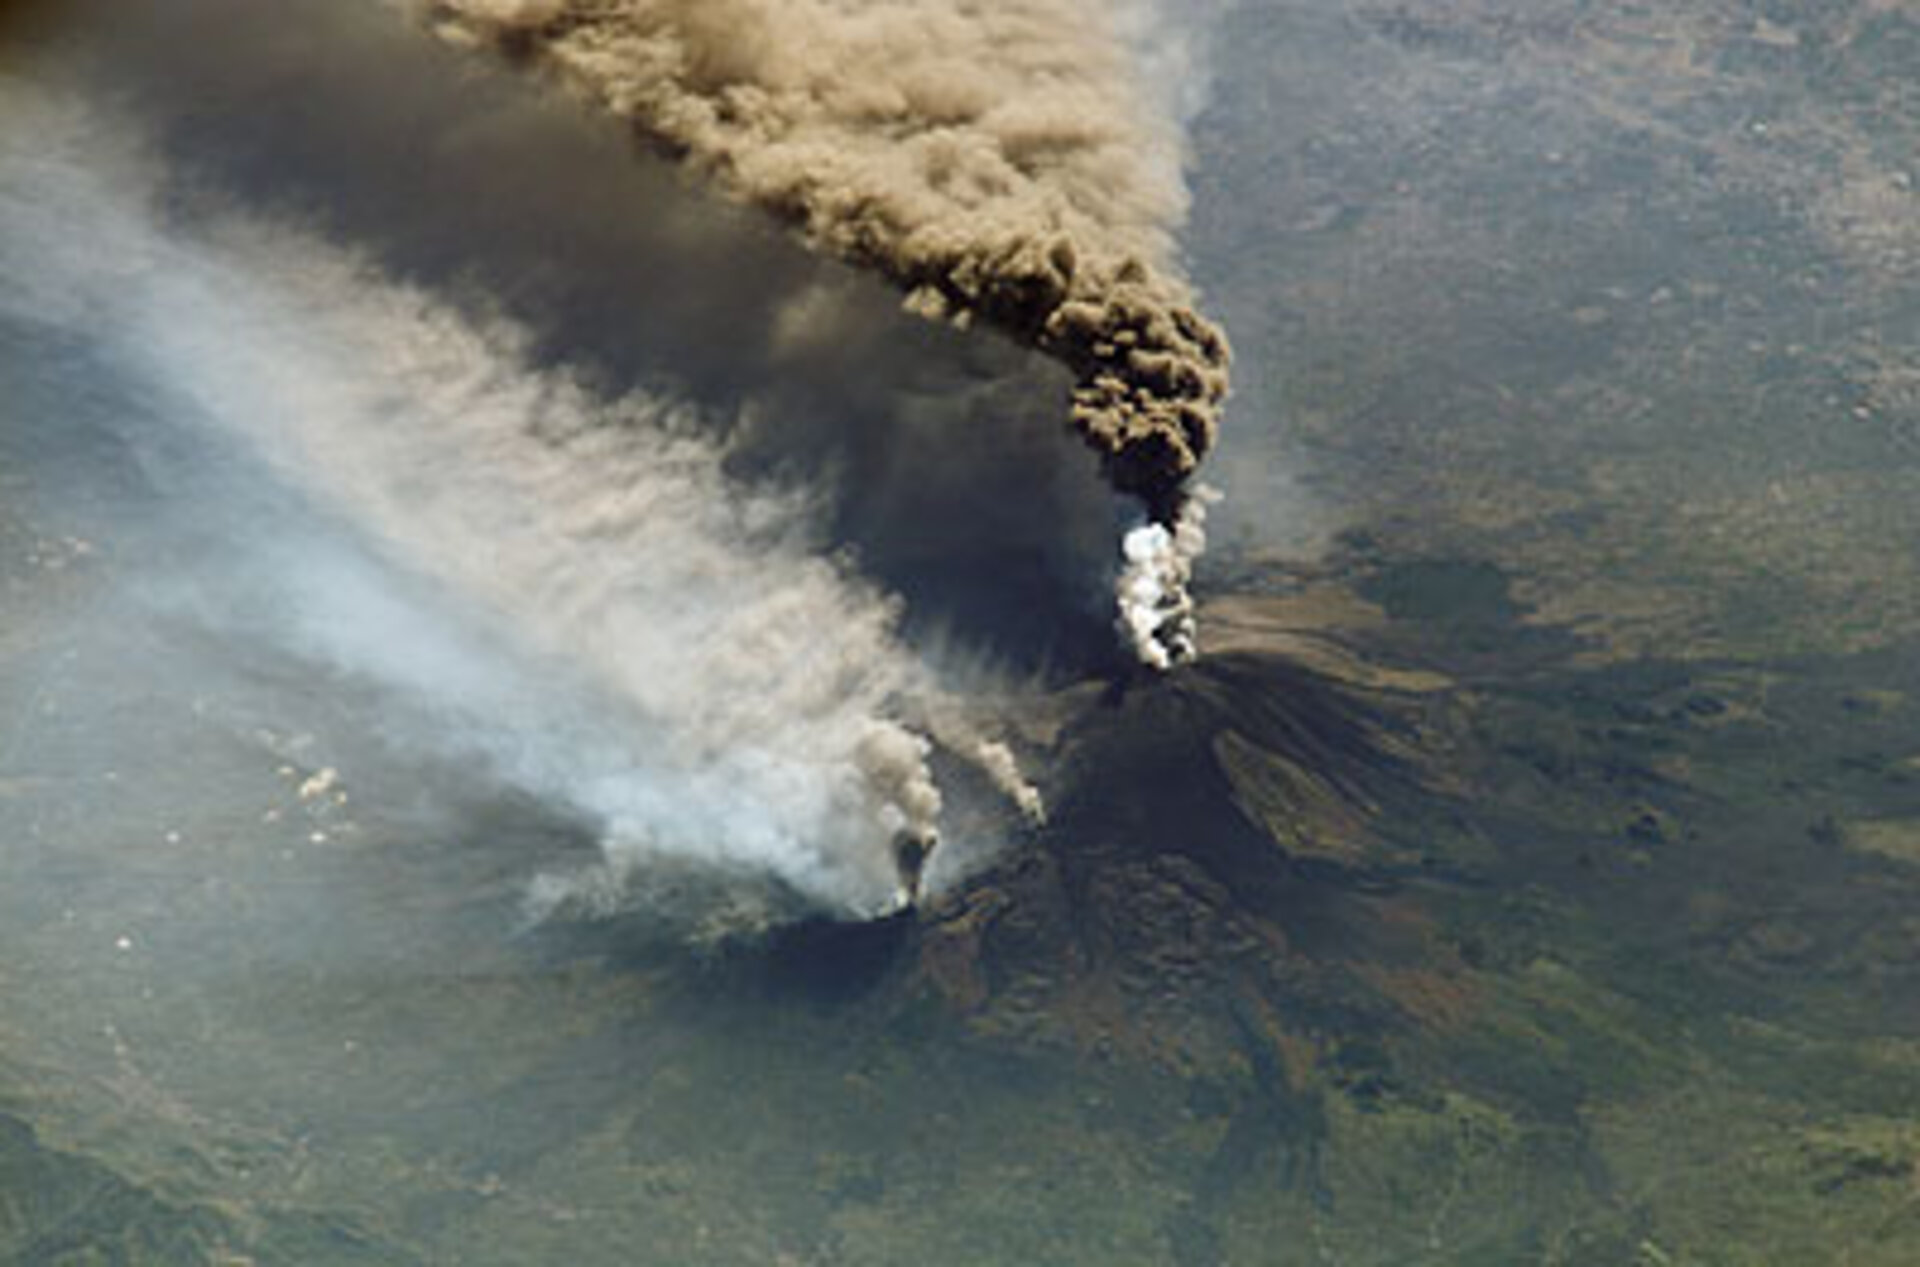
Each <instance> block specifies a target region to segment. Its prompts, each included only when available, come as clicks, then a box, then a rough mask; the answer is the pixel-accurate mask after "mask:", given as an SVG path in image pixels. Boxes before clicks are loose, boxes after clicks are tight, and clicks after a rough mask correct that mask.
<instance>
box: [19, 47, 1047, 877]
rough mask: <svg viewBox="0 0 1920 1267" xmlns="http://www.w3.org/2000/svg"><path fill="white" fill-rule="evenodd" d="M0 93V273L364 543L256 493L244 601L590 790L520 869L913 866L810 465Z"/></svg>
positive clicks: (451, 740)
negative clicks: (577, 842)
mask: <svg viewBox="0 0 1920 1267" xmlns="http://www.w3.org/2000/svg"><path fill="white" fill-rule="evenodd" d="M0 105H4V108H5V109H6V111H7V113H8V117H9V118H10V119H12V120H19V121H21V122H22V124H23V126H22V127H21V128H20V129H19V130H18V131H16V130H15V129H14V128H11V127H10V128H8V129H7V130H6V135H5V136H0V214H4V219H5V225H6V235H5V241H4V243H0V304H4V305H5V306H6V307H8V308H9V309H11V310H17V312H18V314H19V315H22V316H25V317H27V318H29V319H32V320H36V321H40V322H43V323H46V324H48V325H51V326H56V327H61V328H66V329H70V330H72V331H73V332H75V333H77V334H80V335H83V336H85V337H87V338H90V339H96V340H100V341H102V342H106V343H110V344H111V346H112V351H113V354H114V356H115V357H116V358H117V359H118V360H119V361H120V362H122V363H124V364H127V365H129V366H132V367H134V368H136V369H137V370H138V371H139V372H140V374H141V375H142V376H143V377H144V378H145V379H146V380H147V381H150V382H151V383H153V384H154V390H155V393H156V395H157V396H159V397H162V398H165V399H167V400H168V401H170V402H173V403H172V404H170V406H169V407H170V408H172V409H173V410H174V411H175V412H177V413H178V414H179V415H180V416H181V417H182V418H184V419H187V420H189V421H190V422H191V423H192V424H193V425H195V426H198V427H202V428H205V429H207V430H209V431H211V432H213V433H215V434H219V435H225V436H227V437H230V438H233V439H238V440H241V441H244V443H245V444H246V445H247V446H248V447H249V448H250V449H251V450H252V451H253V452H255V453H256V454H257V455H258V456H259V457H260V458H262V459H264V460H265V462H266V463H267V464H268V465H269V466H270V467H271V468H272V469H273V470H274V471H275V472H276V474H277V476H278V477H279V480H280V481H281V482H283V483H284V484H285V485H286V486H287V487H288V488H289V489H291V490H295V492H296V493H297V495H299V496H301V497H304V498H305V499H307V500H309V501H311V502H313V503H315V504H317V505H318V506H319V507H321V508H322V509H323V510H325V511H329V512H331V513H333V514H335V515H337V516H338V517H340V518H342V519H344V520H346V521H347V522H348V523H349V524H350V526H351V528H352V530H353V532H354V533H355V535H356V536H357V537H359V538H360V539H361V540H364V541H366V542H368V543H369V544H370V545H371V547H372V548H373V549H374V550H376V551H377V552H378V553H379V554H380V555H381V556H382V557H383V559H384V561H385V563H386V565H387V566H386V567H385V568H384V569H381V570H379V571H378V572H377V573H371V572H369V571H368V570H367V569H365V568H364V567H361V566H359V565H358V564H355V563H353V562H351V561H350V560H351V557H352V556H351V554H350V552H346V551H342V550H340V549H337V548H334V549H327V548H322V547H320V546H317V545H315V544H314V543H312V542H309V541H306V540H304V539H301V538H298V537H295V536H289V535H288V534H287V533H286V532H284V531H282V530H281V528H280V526H279V525H277V524H275V523H272V522H263V523H260V524H258V525H257V534H258V537H259V539H260V545H261V549H262V551H263V552H264V555H265V557H270V558H274V559H276V560H279V561H281V562H282V563H283V564H284V571H283V572H282V574H281V575H279V576H278V577H276V578H274V582H273V588H272V590H270V591H269V592H265V593H262V594H260V595H259V596H258V598H259V602H260V604H261V606H262V607H263V608H266V607H271V606H276V605H277V606H280V607H284V608H285V610H284V611H283V612H279V613H269V612H267V611H265V610H263V611H260V612H256V613H252V614H251V619H253V620H254V621H256V622H259V623H267V624H276V625H282V626H285V628H284V629H282V630H281V632H283V633H285V634H286V635H287V636H290V637H293V638H295V639H296V640H297V641H298V642H299V643H300V645H301V646H302V649H304V650H306V651H308V652H309V653H313V654H318V655H322V656H325V657H327V658H329V659H331V660H333V661H334V662H336V663H337V664H338V665H340V666H341V667H342V668H344V669H346V670H348V671H350V672H352V673H354V674H356V675H359V676H361V677H364V678H370V679H373V680H376V681H379V682H381V683H383V684H385V685H386V686H388V687H390V688H394V689H397V690H399V691H402V692H404V693H405V694H407V695H408V696H410V697H412V698H413V699H414V701H415V703H416V704H417V705H418V706H420V707H423V708H425V709H427V710H429V711H430V713H431V714H432V718H433V725H432V726H431V727H430V728H429V729H430V731H431V741H432V742H433V743H435V744H438V745H440V746H441V747H442V748H443V749H445V750H448V751H451V752H455V753H458V754H460V755H464V756H466V757H468V758H470V759H474V760H477V761H480V762H483V763H485V764H486V765H487V766H489V767H491V768H492V769H493V770H495V771H496V772H497V773H498V774H499V775H501V776H503V777H504V778H506V779H508V780H509V781H512V782H514V783H516V784H518V785H520V786H523V787H525V788H527V789H529V790H531V791H533V792H536V793H538V794H540V795H543V796H547V797H552V798H555V799H557V800H560V801H562V802H564V803H566V804H568V805H571V806H573V807H575V808H576V809H577V810H579V811H581V812H582V813H584V814H587V815H589V816H591V817H592V818H593V819H594V820H596V821H597V822H598V823H599V824H600V826H601V830H602V833H603V841H604V851H605V866H604V868H603V869H601V870H599V871H597V872H595V873H593V874H590V875H586V876H581V877H573V878H557V879H549V881H547V882H546V883H545V884H543V885H542V886H540V887H539V888H538V889H537V890H536V894H535V896H536V898H537V899H539V900H540V901H543V902H545V903H547V904H548V905H549V906H557V905H565V904H567V903H568V902H569V901H570V900H573V899H576V898H578V899H581V900H584V901H586V902H587V903H588V904H589V905H593V904H595V903H597V902H601V901H602V899H604V896H605V895H606V894H607V893H609V892H615V893H617V892H618V891H620V890H621V889H622V888H623V887H624V885H625V883H626V882H627V881H628V880H630V879H631V878H632V877H633V876H634V875H635V874H637V873H639V872H641V871H643V870H644V869H646V868H647V867H648V866H650V865H651V864H653V863H654V862H655V861H657V860H663V859H664V860H674V859H679V860H692V861H697V862H700V863H703V864H709V865H713V866H717V867H722V868H733V869H738V870H742V871H748V872H754V873H767V874H773V875H777V876H779V877H780V878H782V879H783V880H785V881H786V882H787V883H789V884H791V885H792V886H793V887H795V888H796V889H798V890H800V891H802V892H804V893H805V894H807V895H809V896H810V897H811V898H812V899H814V900H815V901H817V902H820V903H822V904H824V905H826V906H828V907H829V908H831V909H834V910H837V911H840V912H844V913H849V914H872V913H876V912H879V911H881V910H884V909H887V908H888V907H890V906H891V905H894V904H896V903H897V902H898V901H900V900H902V899H903V898H911V897H912V896H913V893H912V892H911V890H912V888H913V887H914V883H915V882H916V881H917V871H918V868H917V865H916V866H915V867H913V868H911V869H910V870H911V873H910V874H908V875H907V876H906V877H905V878H904V879H903V877H902V874H901V869H899V868H897V866H896V863H897V861H899V859H898V857H897V855H898V851H899V850H900V848H901V841H902V839H903V838H906V839H910V840H912V841H914V842H917V843H918V845H919V847H920V848H921V849H922V851H923V852H924V848H925V847H929V846H930V845H931V843H932V841H933V840H934V839H936V833H937V820H938V818H939V815H940V811H941V808H942V806H941V796H940V792H939V789H938V788H937V787H936V786H935V785H934V782H933V779H932V776H931V775H930V773H929V771H928V766H927V758H928V755H929V751H930V745H929V742H928V741H927V740H926V739H925V738H923V737H921V736H920V735H919V734H916V733H914V732H913V731H912V730H910V729H909V728H908V726H907V725H906V724H905V722H904V721H903V719H904V718H906V717H908V716H909V715H910V714H911V713H912V712H914V711H915V710H924V709H926V708H928V707H930V706H935V705H937V702H938V692H937V691H936V690H935V688H934V687H933V686H932V684H931V683H930V682H929V680H928V676H927V674H926V672H925V671H924V670H923V669H922V668H921V666H920V665H919V664H918V662H917V661H915V660H914V658H913V657H912V656H911V655H910V654H909V653H908V652H907V651H906V650H905V649H904V648H903V647H902V646H901V644H900V643H899V641H898V640H897V638H896V636H895V633H894V625H895V619H896V615H897V612H896V605H895V604H894V603H892V602H891V601H889V600H888V599H887V598H886V597H885V596H883V595H881V594H879V593H877V592H875V591H874V590H873V589H872V588H871V587H869V586H867V585H865V584H863V583H861V582H860V581H859V580H858V579H857V578H855V577H853V576H851V575H850V574H849V573H848V571H847V570H846V568H845V567H844V566H842V565H840V564H838V563H837V562H835V561H833V560H830V559H828V558H823V557H821V556H820V554H819V553H818V547H817V542H816V541H815V539H814V537H813V535H812V532H811V522H812V514H813V509H814V508H813V506H812V504H811V503H810V501H809V499H807V498H806V497H804V496H802V495H800V494H798V493H795V492H793V491H790V490H788V491H783V490H778V489H768V488H749V487H743V486H742V485H740V484H738V483H737V482H735V481H733V480H731V479H730V478H729V477H728V475H727V474H726V472H725V471H724V470H723V461H724V458H725V456H726V455H725V452H724V450H722V449H721V448H720V447H718V446H717V445H716V444H715V443H714V442H713V441H712V440H710V439H709V438H707V435H706V433H704V432H703V431H702V429H701V427H700V425H699V423H700V420H699V419H698V418H696V417H694V416H693V415H691V414H690V413H689V412H688V411H686V410H684V409H681V408H677V407H676V406H674V405H673V404H672V403H671V402H667V401H662V400H658V399H652V398H647V397H643V396H629V397H627V398H624V399H620V400H606V399H602V398H600V397H598V396H597V395H596V394H595V393H594V392H593V391H592V390H590V389H589V388H588V387H587V386H586V385H584V384H583V383H581V382H579V381H577V380H576V379H575V378H574V377H572V376H570V375H568V374H566V373H564V372H557V371H545V372H541V371H536V370H534V369H532V368H530V366H529V364H528V362H527V359H526V357H525V356H524V355H523V354H522V351H521V348H520V342H521V340H520V336H519V335H518V334H517V333H516V332H515V331H514V330H513V329H512V328H510V327H506V326H504V325H500V324H497V323H495V324H487V323H477V322H475V321H474V320H472V319H469V318H467V317H464V316H463V315H461V314H460V313H458V312H456V311H454V310H452V309H450V308H448V307H446V306H444V305H442V304H440V303H438V302H437V301H435V300H434V299H433V298H432V297H431V296H429V295H427V294H424V293H422V292H419V291H417V290H414V289H411V288H408V287H406V286H402V285H399V284H396V283H395V282H393V281H392V280H390V279H388V278H386V277H383V276H381V275H380V274H379V273H378V272H377V271H375V270H373V269H371V268H370V267H368V266H367V265H366V264H365V263H364V262H362V261H360V260H358V259H356V258H355V257H354V256H353V255H351V254H350V253H348V252H345V251H343V250H341V249H339V248H336V247H333V246H330V245H328V244H326V243H324V242H322V241H320V240H318V239H317V238H314V237H312V236H310V235H308V234H305V233H303V232H301V231H299V230H297V229H294V228H290V227H287V226H284V225H276V224H271V223H264V222H261V221H258V220H249V219H246V218H244V217H238V216H235V217H230V218H228V219H226V220H224V221H223V222H222V223H221V224H219V226H218V227H217V228H215V229H213V230H209V231H203V232H199V233H195V234H193V235H187V234H183V233H180V232H176V231H173V230H171V229H170V228H168V227H167V226H164V225H163V224H161V223H160V222H159V221H158V219H157V218H156V216H155V215H154V213H153V212H152V211H151V209H150V205H149V203H148V194H147V189H146V187H145V182H144V181H142V180H141V179H138V178H129V177H128V176H127V175H126V173H125V172H124V171H120V172H118V173H117V174H116V177H115V178H108V177H106V176H103V175H102V174H101V168H102V166H103V165H104V164H105V163H106V161H107V160H106V159H105V158H104V157H103V155H104V154H106V153H109V152H110V147H107V146H103V145H102V144H101V137H102V136H104V135H107V134H108V133H107V132H106V131H103V130H102V128H101V127H100V126H99V124H98V123H97V122H93V121H90V120H87V119H86V118H85V117H84V115H81V114H79V113H76V112H75V111H74V110H71V109H54V108H50V107H48V106H47V105H46V103H45V102H41V101H35V100H34V99H32V98H31V97H29V96H28V95H27V94H25V93H24V92H15V91H11V90H7V86H6V85H5V84H4V82H0ZM26 124H31V125H32V126H25V125H26ZM20 137H30V138H31V139H30V142H29V143H28V144H27V145H25V146H22V145H21V144H19V143H17V142H16V141H15V138H20ZM10 142H13V143H10ZM82 154H85V155H86V156H87V157H85V158H84V159H83V158H81V157H79V156H80V155H82ZM123 166H124V165H123ZM343 560H349V561H347V562H343ZM408 578H411V579H410V580H409V579H408ZM961 755H969V754H961ZM975 759H978V758H977V754H976V755H975ZM986 760H987V761H988V762H989V763H991V764H992V765H994V766H995V767H999V766H1001V765H1002V764H1004V763H1001V762H999V760H998V758H987V759H986ZM1001 773H1002V774H1003V775H1005V774H1006V773H1007V771H1006V770H1004V769H1002V770H1001ZM1012 778H1013V780H1014V781H1016V782H1017V772H1013V776H1012ZM1021 786H1024V785H1021ZM922 860H923V859H922ZM903 890H904V891H903Z"/></svg>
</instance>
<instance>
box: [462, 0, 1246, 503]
mask: <svg viewBox="0 0 1920 1267" xmlns="http://www.w3.org/2000/svg"><path fill="white" fill-rule="evenodd" d="M429 8H430V13H431V15H432V18H433V20H434V21H435V23H436V26H437V28H438V29H439V30H440V31H441V32H442V34H444V35H446V36H448V37H449V38H452V39H456V40H460V41H464V42H468V43H479V44H484V45H488V46H491V47H494V48H496V49H499V50H501V51H502V52H504V53H505V54H506V55H507V56H509V57H510V58H512V59H513V60H515V61H517V62H523V63H528V64H533V65H537V66H539V67H542V68H544V69H546V70H548V71H550V72H552V73H554V74H555V75H556V76H557V77H558V78H559V79H560V80H561V81H562V82H564V83H565V84H567V85H568V86H569V87H570V88H572V89H573V90H574V91H576V92H578V93H581V94H582V95H584V96H585V97H587V98H588V99H590V100H591V101H593V102H594V103H595V104H597V105H598V106H599V107H600V108H602V109H604V110H607V111H609V112H611V113H612V114H614V115H615V116H617V117H619V118H621V119H623V120H625V121H627V122H628V123H630V124H631V125H632V126H633V128H634V129H635V130H636V132H637V133H638V134H639V135H640V136H641V137H642V138H644V139H645V140H646V141H648V142H649V143H650V144H652V145H654V146H657V147H659V148H661V149H663V150H665V151H667V152H669V153H671V154H673V155H675V156H677V157H679V158H680V159H682V160H683V161H684V162H685V163H686V164H687V165H688V166H689V167H690V168H692V169H694V170H696V171H698V172H700V173H702V174H705V175H708V176H710V177H712V178H714V179H715V180H716V181H717V182H718V183H719V184H720V185H721V186H722V187H724V188H726V189H728V190H729V191H731V192H732V193H734V194H735V195H736V196H738V197H740V198H742V199H743V200H745V201H747V202H749V203H751V204H754V205H756V206H759V207H761V208H763V209H765V210H767V211H769V212H771V213H773V214H774V215H776V216H779V217H780V218H782V219H784V220H786V221H788V222H790V223H792V224H794V225H795V226H797V227H798V229H799V230H800V231H801V233H802V234H803V235H804V236H805V237H806V238H807V239H809V240H810V241H812V242H814V243H816V244H817V245H818V246H820V247H821V248H823V249H825V250H827V251H830V252H832V253H834V254H836V255H838V256H841V257H843V258H846V259H848V260H851V261H854V262H857V263H861V264H864V265H867V266H870V267H873V268H875V269H877V270H879V271H880V272H882V273H884V274H885V275H886V276H887V277H889V278H891V279H892V280H893V281H894V282H895V283H897V284H898V285H900V286H901V287H902V288H904V289H905V290H906V291H907V293H908V301H907V302H908V305H909V306H910V307H912V308H914V309H915V310H916V311H919V312H922V313H924V314H926V315H928V316H933V317H944V318H947V319H951V320H954V321H956V322H960V323H963V324H964V323H968V322H974V321H979V322H983V323H986V324H988V325H991V326H993V327H996V328H998V329H1000V330H1003V331H1005V332H1007V333H1009V334H1011V335H1013V336H1014V337H1016V338H1018V339H1021V340H1024V341H1026V342H1029V343H1031V344H1033V345H1034V346H1037V347H1039V348H1041V349H1042V350H1044V351H1045V352H1047V353H1048V354H1050V355H1052V356H1054V357H1056V358H1057V359H1058V360H1060V361H1061V362H1062V363H1063V364H1065V365H1066V366H1067V367H1068V368H1069V369H1070V370H1071V371H1072V373H1073V375H1074V377H1075V385H1074V388H1073V394H1072V402H1071V407H1070V410H1071V417H1072V420H1073V424H1074V426H1075V428H1076V429H1077V431H1078V432H1079V433H1080V435H1081V436H1083V437H1084V438H1085V440H1086V441H1087V443H1088V444H1089V445H1091V446H1092V447H1093V448H1094V449H1095V450H1096V451H1097V452H1098V453H1099V454H1100V456H1101V459H1102V462H1103V464H1104V467H1105V470H1106V472H1107V475H1108V477H1109V479H1110V480H1111V481H1112V483H1113V484H1114V485H1115V487H1117V488H1118V489H1120V490H1121V491H1123V492H1126V493H1129V494H1132V495H1133V496H1136V497H1138V498H1140V499H1141V500H1142V501H1143V502H1145V503H1146V506H1147V508H1148V512H1149V514H1150V515H1151V516H1152V518H1153V519H1154V520H1155V521H1156V522H1159V523H1162V524H1165V525H1167V526H1169V527H1170V528H1171V527H1173V526H1175V525H1176V524H1177V523H1178V522H1179V521H1180V519H1181V516H1182V513H1183V510H1184V508H1185V506H1186V502H1187V492H1186V485H1187V481H1188V479H1189V478H1190V477H1191V476H1192V474H1193V472H1194V471H1195V470H1196V468H1197V467H1198V465H1199V463H1200V461H1201V459H1202V458H1203V457H1204V456H1205V454H1206V452H1207V450H1208V448H1209V447H1210V445H1211V443H1212V441H1213V437H1214V433H1215V429H1216V426H1217V423H1218V417H1219V413H1220V409H1221V405H1222V402H1223V400H1224V398H1225V396H1226V392H1227V368H1228V361H1229V353H1228V348H1227V343H1226V340H1225V338H1224V337H1223V335H1222V334H1221V332H1220V331H1219V330H1218V328H1216V327H1215V326H1214V325H1213V324H1212V323H1210V322H1209V321H1208V320H1207V319H1206V318H1205V317H1203V316H1202V315H1201V314H1200V313H1199V312H1198V311H1197V309H1196V307H1195V305H1194V299H1193V295H1192V293H1191V290H1190V288H1189V287H1188V286H1187V284H1186V283H1185V281H1184V280H1183V279H1182V278H1181V276H1180V274H1179V271H1178V269H1177V267H1176V261H1175V254H1176V253H1175V250H1174V245H1173V239H1172V233H1173V230H1174V229H1175V228H1176V227H1177V226H1178V225H1179V223H1180V221H1181V219H1182V218H1183V216H1184V214H1185V210H1186V192H1185V188H1184V185H1183V182H1182V180H1181V173H1180V160H1179V145H1178V140H1177V137H1176V136H1174V134H1173V131H1172V129H1171V128H1170V127H1169V126H1167V125H1166V124H1164V123H1161V122H1159V121H1157V120H1156V119H1155V118H1154V117H1153V113H1152V112H1151V111H1149V110H1147V109H1145V108H1143V106H1142V103H1141V102H1142V96H1143V94H1142V91H1141V87H1140V84H1139V83H1138V77H1137V75H1136V74H1135V73H1134V71H1133V68H1132V67H1131V65H1130V61H1129V58H1128V56H1127V52H1126V49H1125V48H1124V47H1123V45H1122V42H1121V40H1120V39H1119V38H1118V36H1117V35H1115V34H1114V33H1113V32H1112V30H1111V23H1110V22H1109V20H1108V18H1109V16H1110V15H1108V14H1107V13H1105V12H1103V11H1102V10H1101V9H1100V8H1098V7H1096V6H1091V5H1089V4H1086V3H1085V2H1084V0H997V2H996V3H989V4H962V3H956V2H955V0H434V2H433V3H431V5H430V6H429Z"/></svg>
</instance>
